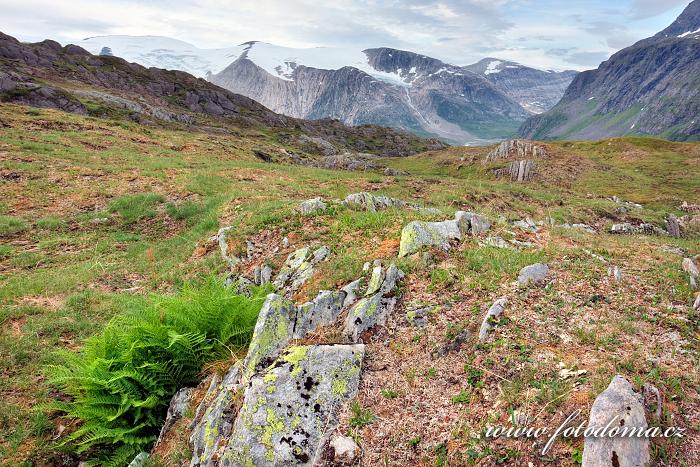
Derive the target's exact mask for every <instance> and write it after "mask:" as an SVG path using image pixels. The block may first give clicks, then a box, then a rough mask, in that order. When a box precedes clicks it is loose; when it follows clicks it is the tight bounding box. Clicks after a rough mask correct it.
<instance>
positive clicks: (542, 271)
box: [518, 263, 549, 285]
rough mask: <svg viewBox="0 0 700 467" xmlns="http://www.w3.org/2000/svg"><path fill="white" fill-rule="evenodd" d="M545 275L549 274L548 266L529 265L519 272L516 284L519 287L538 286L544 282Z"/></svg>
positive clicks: (540, 264) (539, 264)
mask: <svg viewBox="0 0 700 467" xmlns="http://www.w3.org/2000/svg"><path fill="white" fill-rule="evenodd" d="M547 274H549V266H547V265H546V264H542V263H535V264H531V265H529V266H525V267H524V268H522V269H521V270H520V274H518V282H519V283H520V284H521V285H529V284H540V283H542V282H544V281H545V279H546V278H547Z"/></svg>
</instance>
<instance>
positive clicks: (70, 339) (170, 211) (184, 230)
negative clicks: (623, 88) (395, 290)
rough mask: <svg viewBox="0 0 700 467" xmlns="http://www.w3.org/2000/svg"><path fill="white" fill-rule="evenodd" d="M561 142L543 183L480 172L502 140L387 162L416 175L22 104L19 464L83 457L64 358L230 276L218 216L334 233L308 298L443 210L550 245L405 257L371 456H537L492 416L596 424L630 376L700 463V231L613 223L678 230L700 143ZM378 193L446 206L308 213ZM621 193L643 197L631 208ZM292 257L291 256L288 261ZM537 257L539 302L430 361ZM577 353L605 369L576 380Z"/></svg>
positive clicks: (573, 456)
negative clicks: (330, 164) (499, 435)
mask: <svg viewBox="0 0 700 467" xmlns="http://www.w3.org/2000/svg"><path fill="white" fill-rule="evenodd" d="M548 146H549V149H550V151H551V154H552V156H551V157H550V159H548V161H547V162H546V164H545V165H543V166H542V173H541V177H540V179H539V180H538V181H536V182H533V183H528V184H514V183H511V182H507V181H502V180H496V179H495V178H494V177H493V175H492V172H491V169H492V168H493V167H492V166H491V165H488V164H483V163H482V160H483V158H484V156H485V154H486V152H487V151H488V149H487V148H452V149H448V150H444V151H439V152H432V153H424V154H419V155H415V156H411V157H406V158H387V159H384V160H380V161H379V162H381V163H382V164H385V165H387V166H390V167H395V168H398V169H402V170H406V171H408V172H409V173H410V174H411V175H409V176H406V177H392V176H385V175H382V174H379V173H374V172H350V171H331V170H323V169H317V168H313V167H304V166H299V165H283V164H277V163H265V162H262V161H260V160H259V159H257V158H256V157H255V156H254V155H253V154H254V149H257V148H260V147H262V148H264V149H265V150H267V151H270V152H273V151H276V152H279V151H280V150H281V149H284V146H283V145H281V144H280V143H278V142H277V141H276V139H275V138H270V137H266V136H265V135H264V134H262V133H257V132H246V131H241V132H231V133H224V132H220V131H213V130H212V131H209V132H207V130H206V129H200V131H198V132H194V131H184V130H181V129H167V128H154V127H149V126H143V125H139V124H137V123H133V122H128V121H127V120H108V119H101V118H94V117H89V116H79V115H73V114H66V113H62V112H59V111H53V110H36V109H30V108H27V107H22V106H15V105H10V104H3V105H2V106H0V191H1V192H2V193H3V196H2V198H1V199H0V321H2V328H1V330H0V357H1V358H0V374H2V375H3V377H2V378H1V379H0V395H1V397H0V459H2V463H4V464H6V465H18V464H20V463H22V462H29V463H37V464H46V463H48V464H51V463H59V462H62V461H64V460H66V459H72V458H69V457H64V455H63V454H60V453H58V452H57V451H56V448H55V447H54V442H55V441H56V440H60V439H61V438H62V437H63V436H65V433H69V432H71V431H72V430H74V429H75V426H72V425H71V423H73V422H71V421H69V420H66V419H62V418H59V417H57V416H56V414H55V413H52V412H50V411H46V410H41V408H39V409H37V406H38V405H40V404H42V403H45V402H48V401H50V400H53V399H55V398H60V397H62V395H61V394H60V393H57V392H56V391H55V390H54V389H52V388H50V387H49V386H48V385H47V384H46V381H45V379H44V376H43V374H44V373H43V371H42V367H44V366H45V365H47V364H50V363H52V362H54V361H55V359H56V357H55V350H57V349H68V350H71V351H75V350H78V349H80V348H81V346H82V344H83V342H84V341H85V339H86V338H87V337H89V336H91V335H94V334H95V333H97V332H98V331H100V330H101V329H103V327H104V325H105V323H106V322H107V321H108V320H109V319H110V318H112V317H114V316H116V315H119V314H122V313H125V312H126V311H128V310H130V309H136V308H138V307H139V306H143V303H144V301H145V300H146V299H147V297H148V296H149V295H150V294H153V293H158V294H165V295H168V294H173V293H175V292H176V291H178V290H179V289H180V288H181V287H182V286H183V284H184V283H186V282H192V281H194V282H196V281H198V280H206V278H208V277H210V276H211V275H216V276H218V277H220V278H221V279H222V280H223V277H224V276H225V274H226V266H225V264H224V262H223V261H222V260H221V258H220V256H219V253H218V250H217V249H216V246H215V245H213V244H212V243H211V242H209V241H208V239H209V238H210V237H211V236H212V235H214V234H216V232H217V230H218V229H219V227H222V226H227V225H233V226H235V227H236V229H235V235H236V238H237V240H239V241H240V243H241V245H245V240H246V239H249V238H255V239H258V240H260V241H267V242H270V244H278V243H279V242H280V241H281V239H282V238H283V237H284V236H287V237H288V238H289V241H290V247H289V248H290V249H293V248H294V247H301V246H304V245H308V244H319V243H323V244H326V245H328V246H329V247H330V249H331V251H332V256H331V259H330V260H329V261H327V262H325V263H322V264H321V265H320V266H319V271H318V272H317V274H316V275H315V276H314V278H313V279H312V280H311V281H309V283H307V284H306V286H305V287H304V288H303V289H302V290H301V291H300V292H299V293H298V296H297V299H298V301H301V300H303V299H304V298H307V297H312V296H314V295H315V293H316V292H317V291H318V290H321V289H327V288H333V287H335V286H336V285H341V284H345V283H347V282H348V281H350V280H352V279H354V278H355V277H357V276H358V274H359V273H360V271H361V269H362V265H363V263H364V262H365V261H367V260H373V259H387V260H391V259H394V258H395V257H396V254H397V251H398V244H399V238H400V232H401V228H402V227H403V226H404V225H405V224H406V223H407V222H409V221H410V220H414V219H425V220H443V219H445V218H448V217H451V216H452V214H453V212H454V211H455V210H457V209H463V210H471V211H475V212H479V213H482V214H485V215H487V216H489V217H490V218H491V219H493V220H495V221H496V222H495V226H494V229H495V232H496V233H497V234H499V235H501V236H503V237H504V238H517V239H520V240H527V241H530V242H532V243H533V248H526V249H522V250H502V249H499V248H494V247H489V246H483V245H480V243H479V241H478V239H468V240H466V241H465V242H463V243H462V244H461V245H460V246H459V248H457V249H455V250H453V251H452V252H451V253H450V254H444V253H439V252H435V253H434V255H433V256H432V258H425V257H422V258H409V259H406V260H402V261H401V262H400V266H401V267H402V268H403V269H404V270H405V271H406V272H407V273H408V277H407V280H406V285H405V290H404V297H403V305H402V307H401V308H400V309H399V310H398V311H397V312H396V313H395V315H394V316H392V317H391V318H390V322H389V323H388V326H387V329H386V330H383V331H380V333H379V335H378V336H377V339H373V341H372V342H371V343H369V344H368V350H367V355H368V361H367V362H366V365H367V366H368V367H369V368H371V369H372V371H369V372H367V375H366V376H365V377H364V379H363V381H362V383H361V389H360V394H361V395H360V396H359V398H358V401H357V404H358V405H357V407H358V410H359V407H361V408H362V410H366V411H370V412H371V413H372V414H374V415H376V416H377V418H376V419H374V421H372V420H373V419H372V417H365V421H367V422H368V423H364V422H363V423H354V422H353V421H355V422H357V419H356V418H353V413H352V411H349V410H348V411H347V413H346V414H345V418H344V419H343V424H342V425H341V428H342V429H343V430H346V431H352V433H353V434H354V436H356V437H357V439H358V440H359V442H360V444H361V445H362V447H363V449H364V458H363V464H364V465H379V464H380V463H383V462H386V463H387V465H389V464H393V465H401V464H405V463H407V462H412V461H415V459H421V460H422V461H423V462H424V463H425V464H426V465H431V464H436V465H446V464H445V463H446V462H452V463H454V464H460V463H468V462H472V463H484V464H487V465H492V464H494V463H496V462H505V463H518V464H527V462H529V461H531V462H534V463H536V464H537V463H539V462H542V458H540V457H539V456H538V454H537V453H536V452H535V450H534V449H532V447H531V446H529V445H528V444H527V443H524V442H519V441H513V442H510V441H499V442H497V443H487V442H484V441H483V440H480V439H478V438H477V436H476V435H477V434H478V433H479V431H480V429H481V428H483V426H484V424H485V423H486V422H487V421H488V422H491V423H493V422H494V421H496V420H499V419H500V420H501V421H503V420H505V419H507V418H508V417H509V416H510V415H509V414H512V413H513V411H514V410H525V409H527V411H528V412H530V413H532V414H539V417H540V419H541V422H542V423H543V424H550V425H558V423H557V422H558V421H560V419H561V416H562V414H568V413H570V412H571V411H572V410H571V409H574V408H582V409H583V410H584V412H585V415H587V413H588V409H589V408H590V404H591V402H592V400H593V398H594V397H595V396H596V395H597V394H598V393H599V392H600V391H601V390H602V389H604V387H605V386H606V385H607V383H608V382H609V380H610V378H611V377H612V376H613V375H614V374H616V373H621V374H624V375H626V376H628V377H630V378H631V380H632V381H633V382H634V383H635V384H637V385H638V386H640V385H641V384H642V383H643V382H645V381H649V382H653V384H655V385H656V386H657V387H658V388H659V389H660V390H661V391H662V393H663V395H664V400H665V401H666V404H665V406H664V412H663V416H662V420H654V421H653V423H662V424H669V423H672V424H674V425H676V426H684V427H686V428H687V429H688V434H689V436H690V439H689V440H684V441H683V442H677V441H673V440H668V441H659V442H655V444H654V457H655V459H656V460H657V461H662V462H664V463H665V464H666V465H680V464H683V463H685V464H688V465H693V464H697V463H698V462H700V459H698V457H697V456H698V452H699V449H698V446H700V426H699V424H698V419H697V412H698V409H700V403H699V402H698V400H700V399H699V395H698V394H699V391H700V378H699V376H700V375H699V372H698V356H697V355H698V354H697V351H698V350H699V349H698V330H699V328H698V325H699V324H700V323H699V318H698V315H697V313H696V312H694V311H692V310H691V307H690V304H691V303H692V299H693V293H692V291H691V290H690V288H689V287H688V284H687V279H686V275H685V274H684V273H683V272H682V270H681V268H680V262H681V259H682V256H681V255H679V254H678V253H675V251H678V249H680V250H682V252H683V254H684V255H697V254H700V247H699V246H698V236H697V232H696V231H692V230H691V231H689V236H688V237H686V238H683V239H673V238H668V237H659V236H613V235H609V234H607V233H606V231H607V229H608V228H609V226H610V225H611V224H612V223H613V222H614V221H617V220H628V221H635V222H637V221H648V222H653V223H656V224H658V225H662V221H663V218H664V217H665V216H666V215H667V214H669V213H674V214H676V215H677V216H679V217H680V216H682V215H684V214H685V213H684V212H682V211H680V210H679V209H678V206H680V204H681V203H682V202H683V201H688V202H689V203H697V202H698V200H699V199H700V146H698V145H697V144H683V143H670V142H666V141H662V140H656V139H643V138H624V139H613V140H603V141H600V142H585V143H582V142H557V143H548ZM358 191H370V192H373V193H382V194H387V195H390V196H393V197H397V198H401V199H404V200H406V201H413V202H418V203H421V204H424V205H426V206H432V207H437V208H439V209H441V210H442V211H443V212H444V213H445V215H444V216H441V215H425V214H419V213H417V212H415V211H409V210H398V209H397V210H388V211H383V212H379V213H374V212H364V211H355V210H350V209H346V208H334V209H332V210H330V211H327V212H324V213H323V214H320V215H316V216H311V217H301V216H300V215H299V214H298V213H296V212H295V208H296V206H298V204H299V203H300V202H301V201H303V200H305V199H308V198H313V197H316V196H321V197H323V198H324V199H327V200H328V199H336V198H339V199H342V198H344V197H345V196H346V195H348V194H350V193H354V192H358ZM611 196H618V197H620V198H622V199H624V200H628V201H632V202H636V203H640V204H642V205H643V208H642V209H639V210H634V211H633V212H632V213H629V214H626V215H621V214H619V213H616V209H617V208H618V204H617V203H615V202H613V201H611V200H609V199H608V198H609V197H611ZM525 216H531V217H532V218H534V219H535V220H541V219H544V218H545V217H551V218H553V219H554V220H555V221H557V222H558V223H562V222H568V223H574V222H585V223H587V224H589V225H591V226H593V227H595V228H596V229H597V231H598V233H596V234H590V233H586V232H582V231H578V230H569V229H563V228H560V227H543V228H542V229H541V230H540V232H538V233H530V232H523V231H519V230H517V229H516V228H514V227H513V226H512V225H511V224H509V221H513V220H517V219H521V218H524V217H525ZM590 253H595V254H596V255H599V256H602V257H604V258H606V259H607V260H609V261H611V262H613V263H614V264H619V265H620V266H621V267H622V268H623V270H624V273H625V280H624V281H623V282H621V283H614V282H611V281H610V280H609V279H608V278H607V277H606V271H607V265H606V264H603V263H602V262H600V261H599V260H598V259H596V258H595V257H594V256H592V255H591V254H590ZM283 260H284V256H283V255H282V256H278V257H275V258H274V262H275V264H274V266H275V270H277V269H278V268H279V266H280V264H281V262H282V261H283ZM537 261H543V262H544V261H547V262H549V264H550V265H551V266H552V268H553V270H554V274H555V278H556V280H555V281H554V282H553V284H552V285H551V286H549V287H547V288H545V289H541V290H533V291H531V292H523V293H521V294H520V295H519V297H520V298H519V299H518V301H517V303H515V304H513V305H512V306H511V307H510V309H509V311H508V312H507V319H506V320H504V321H503V322H502V323H500V326H499V327H498V328H497V329H498V337H497V338H496V339H494V340H491V341H490V342H489V343H488V344H483V345H480V346H478V347H475V348H463V349H462V351H460V352H455V353H452V354H449V355H447V356H444V357H439V358H433V357H431V353H432V351H433V349H434V348H435V347H436V346H437V345H439V344H441V343H444V342H445V341H448V340H450V339H452V338H454V336H455V335H457V334H458V333H459V332H460V331H461V330H463V329H468V330H474V329H475V328H477V329H478V326H479V324H480V322H481V319H482V316H483V311H484V309H485V307H487V306H488V305H489V303H490V302H491V301H493V299H495V298H498V297H499V296H500V295H502V294H503V293H504V292H505V291H511V290H512V289H513V284H512V281H513V280H514V279H515V277H517V273H518V271H519V269H520V268H521V267H523V266H525V265H527V264H531V263H534V262H537ZM416 303H429V304H433V305H435V307H436V308H435V311H434V313H433V314H432V315H431V316H430V317H429V324H428V326H426V327H425V328H416V327H413V326H412V325H410V323H408V322H407V321H406V319H405V316H404V314H405V309H406V306H407V305H408V304H416ZM382 333H383V334H382ZM385 342H388V344H387V345H385V344H384V343H385ZM560 362H562V364H563V365H565V366H566V367H567V368H570V367H576V368H579V369H585V370H587V373H586V374H585V375H582V376H580V377H578V379H577V381H574V380H566V381H564V380H561V379H560V378H559V377H558V372H559V370H560V367H559V363H560ZM208 371H214V370H213V369H212V368H209V370H208ZM574 382H576V383H577V384H576V385H575V386H574V385H573V383H574ZM523 398H526V401H525V402H524V405H523ZM356 416H357V414H355V417H356ZM370 422H371V423H370ZM581 448H582V443H581V440H580V439H577V440H570V441H562V442H559V443H557V444H556V445H555V448H554V449H553V451H551V452H550V454H549V457H548V458H547V460H548V461H549V462H551V464H552V465H559V464H564V463H568V464H571V465H575V464H576V462H577V459H579V458H580V452H581ZM171 461H172V459H171ZM169 462H170V461H169ZM172 462H175V461H172ZM441 463H442V464H441ZM175 464H176V462H175ZM173 465H174V464H173Z"/></svg>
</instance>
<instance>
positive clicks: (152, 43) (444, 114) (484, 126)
mask: <svg viewBox="0 0 700 467" xmlns="http://www.w3.org/2000/svg"><path fill="white" fill-rule="evenodd" d="M78 45H80V46H82V47H83V48H85V49H87V50H88V51H90V52H92V53H96V54H100V53H103V54H113V55H116V56H119V57H123V58H125V59H126V60H129V61H134V62H137V63H140V64H142V65H145V66H155V67H159V68H166V69H178V70H183V71H187V72H189V73H191V74H193V75H195V76H198V77H203V78H206V79H207V80H209V81H211V82H213V83H214V84H217V85H219V86H221V87H224V88H226V89H228V90H230V91H233V92H236V93H239V94H242V95H245V96H248V97H250V98H252V99H255V100H257V101H258V102H260V103H262V104H263V105H265V106H266V107H268V108H270V109H271V110H274V111H275V112H279V113H282V114H285V115H289V116H293V117H298V118H310V119H317V118H335V119H338V120H341V121H343V122H344V123H348V124H352V125H360V124H365V123H375V124H381V125H385V126H391V127H396V128H402V129H406V130H409V131H412V132H414V133H416V134H419V135H426V136H427V135H432V136H439V137H442V138H445V139H448V140H450V141H452V142H455V143H459V144H467V143H468V144H471V143H479V142H483V141H490V140H493V139H499V138H503V137H506V136H509V135H511V134H512V133H513V132H514V131H515V130H516V129H517V127H518V126H519V125H520V123H521V122H523V121H524V120H525V119H526V118H527V117H528V116H530V115H532V114H533V113H537V112H542V111H544V110H546V109H547V108H549V107H550V106H551V105H554V103H556V100H558V98H559V97H560V95H561V94H560V95H558V96H557V95H556V93H557V91H558V90H561V93H563V90H564V88H565V87H566V85H567V84H568V82H566V81H567V80H568V81H570V79H571V78H573V76H572V75H571V74H568V73H567V74H566V75H562V74H559V73H553V72H552V73H549V72H545V71H539V70H534V69H532V68H528V67H524V66H522V65H517V64H511V62H502V63H507V65H505V66H515V65H517V67H518V68H517V70H515V69H514V70H513V71H511V69H510V68H505V69H502V68H498V67H497V66H495V65H494V66H492V68H488V65H487V66H486V69H485V70H483V71H479V69H478V67H479V64H476V65H472V66H469V67H461V66H455V65H450V64H447V63H444V62H442V61H440V60H437V59H434V58H431V57H427V56H424V55H420V54H416V53H413V52H408V51H402V50H396V49H389V48H376V49H367V50H364V51H360V50H351V49H340V48H330V47H316V48H308V49H295V48H288V47H280V46H276V45H272V44H267V43H263V42H246V43H243V44H240V45H236V46H232V47H228V48H221V49H199V48H197V47H195V46H193V45H191V44H188V43H186V42H182V41H179V40H174V39H169V38H165V37H155V36H143V37H133V36H103V37H93V38H89V39H85V40H84V41H82V42H80V43H79V44H78ZM480 63H481V62H480ZM518 73H521V74H522V75H523V78H522V79H518V76H517V75H518ZM538 73H539V75H538ZM497 74H500V75H502V76H503V77H504V78H506V77H507V79H494V78H493V77H494V76H495V75H497ZM533 74H534V75H537V77H536V78H533V77H532V75H533ZM540 75H548V76H549V77H550V78H551V81H552V83H554V84H547V83H543V82H542V80H541V76H540ZM564 82H565V83H564ZM562 83H564V84H562Z"/></svg>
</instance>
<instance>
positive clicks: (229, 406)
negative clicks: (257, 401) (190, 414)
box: [190, 365, 243, 467]
mask: <svg viewBox="0 0 700 467" xmlns="http://www.w3.org/2000/svg"><path fill="white" fill-rule="evenodd" d="M241 375H242V371H241V367H240V366H239V365H234V366H232V367H231V368H230V369H229V371H228V373H226V376H224V378H223V380H221V379H220V378H218V377H215V378H213V379H212V382H211V384H210V385H209V389H208V391H207V394H206V395H205V396H204V399H203V400H202V402H201V403H200V404H199V407H198V408H197V411H196V415H195V419H194V420H193V422H194V426H191V429H192V433H191V435H190V444H191V446H192V460H191V461H190V467H199V466H210V465H213V464H214V461H215V460H216V459H217V458H218V456H219V454H220V451H221V449H222V448H223V446H225V445H226V442H227V440H228V437H229V435H230V434H231V428H232V427H233V421H234V420H235V418H236V411H237V409H238V407H237V404H236V401H237V400H238V399H239V398H240V397H241V395H242V394H241V392H242V388H243V385H242V383H241Z"/></svg>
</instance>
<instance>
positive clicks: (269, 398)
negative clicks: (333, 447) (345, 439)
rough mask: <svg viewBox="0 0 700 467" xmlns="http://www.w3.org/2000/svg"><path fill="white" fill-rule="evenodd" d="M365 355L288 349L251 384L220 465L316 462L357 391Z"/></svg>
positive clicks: (348, 349)
mask: <svg viewBox="0 0 700 467" xmlns="http://www.w3.org/2000/svg"><path fill="white" fill-rule="evenodd" d="M363 357H364V346H363V345H361V344H357V345H319V346H309V347H306V346H303V347H291V348H289V349H287V351H286V352H285V353H284V354H283V355H282V356H280V358H279V359H277V360H276V361H275V362H273V363H272V365H270V366H269V367H268V369H267V370H266V372H265V373H264V374H262V375H260V376H256V377H254V378H253V379H252V380H251V382H250V385H249V386H248V388H247V389H246V391H245V395H244V398H243V405H242V406H241V409H240V412H239V414H238V417H237V418H236V421H235V423H234V426H233V430H232V433H231V436H230V440H229V443H228V445H227V446H226V448H225V449H224V451H223V454H222V456H221V461H220V463H219V465H221V466H247V465H313V464H315V463H316V462H317V461H318V460H319V458H320V454H321V452H322V447H323V445H324V444H325V442H326V440H327V437H328V434H329V433H331V432H332V431H333V430H334V429H335V427H336V426H337V417H338V411H339V408H340V405H341V404H342V403H343V402H345V401H347V400H349V399H352V398H353V397H355V394H356V393H357V386H358V383H359V379H360V367H361V364H362V359H363Z"/></svg>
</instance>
